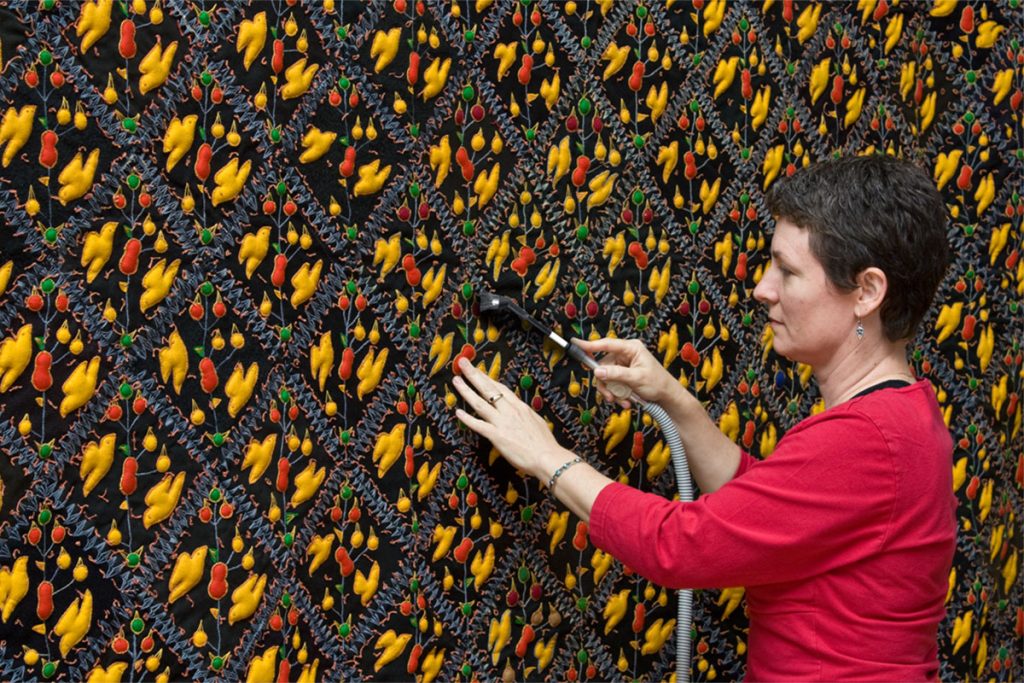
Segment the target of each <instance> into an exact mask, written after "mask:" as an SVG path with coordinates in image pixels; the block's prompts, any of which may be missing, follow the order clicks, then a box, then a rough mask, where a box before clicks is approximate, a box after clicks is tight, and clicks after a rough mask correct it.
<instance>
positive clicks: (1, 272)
mask: <svg viewBox="0 0 1024 683" xmlns="http://www.w3.org/2000/svg"><path fill="white" fill-rule="evenodd" d="M13 270H14V261H8V262H7V263H5V264H4V265H2V266H0V296H3V294H4V292H6V291H7V285H8V284H10V282H11V272H12V271H13Z"/></svg>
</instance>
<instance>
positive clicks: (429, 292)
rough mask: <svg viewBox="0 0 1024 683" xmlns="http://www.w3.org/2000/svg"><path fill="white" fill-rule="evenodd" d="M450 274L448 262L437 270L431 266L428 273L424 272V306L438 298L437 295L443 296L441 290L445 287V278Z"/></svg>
mask: <svg viewBox="0 0 1024 683" xmlns="http://www.w3.org/2000/svg"><path fill="white" fill-rule="evenodd" d="M447 274H448V264H447V263H446V264H444V265H442V266H441V268H440V269H439V270H437V272H435V271H434V268H433V267H431V268H430V269H429V270H428V271H427V272H426V273H424V274H423V282H422V285H423V307H424V308H426V307H427V306H429V305H430V304H432V303H434V302H435V301H436V300H437V297H439V296H441V290H442V289H444V279H445V277H446V275H447Z"/></svg>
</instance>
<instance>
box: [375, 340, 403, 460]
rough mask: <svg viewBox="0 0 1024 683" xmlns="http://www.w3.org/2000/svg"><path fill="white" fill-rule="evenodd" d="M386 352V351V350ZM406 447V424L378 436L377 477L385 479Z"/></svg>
mask: <svg viewBox="0 0 1024 683" xmlns="http://www.w3.org/2000/svg"><path fill="white" fill-rule="evenodd" d="M385 351H386V349H385ZM404 446H405V423H404V422H399V423H398V424H396V425H395V426H394V427H392V428H391V431H390V432H386V433H384V434H380V435H378V436H377V443H376V444H375V445H374V447H373V456H372V459H373V462H375V463H377V476H378V477H381V478H383V477H384V475H385V474H387V473H388V470H389V469H391V466H392V465H394V464H395V461H397V460H398V456H399V455H401V453H402V448H403V447H404Z"/></svg>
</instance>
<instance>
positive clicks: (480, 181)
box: [473, 162, 501, 208]
mask: <svg viewBox="0 0 1024 683" xmlns="http://www.w3.org/2000/svg"><path fill="white" fill-rule="evenodd" d="M500 176H501V163H500V162H498V163H495V164H494V166H491V170H490V171H489V172H482V173H480V175H478V176H477V177H476V181H475V182H474V183H473V192H475V193H476V196H477V206H479V207H480V208H483V207H485V206H487V203H488V202H489V201H491V198H492V197H494V193H495V192H497V191H498V180H499V178H500Z"/></svg>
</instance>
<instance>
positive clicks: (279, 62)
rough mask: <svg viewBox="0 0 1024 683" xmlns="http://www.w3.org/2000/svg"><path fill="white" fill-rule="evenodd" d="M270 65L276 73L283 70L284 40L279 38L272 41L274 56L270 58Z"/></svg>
mask: <svg viewBox="0 0 1024 683" xmlns="http://www.w3.org/2000/svg"><path fill="white" fill-rule="evenodd" d="M270 67H271V68H272V69H273V70H274V73H276V74H279V73H281V71H283V70H284V41H283V40H281V39H277V40H275V41H274V56H273V57H272V58H271V60H270Z"/></svg>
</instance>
